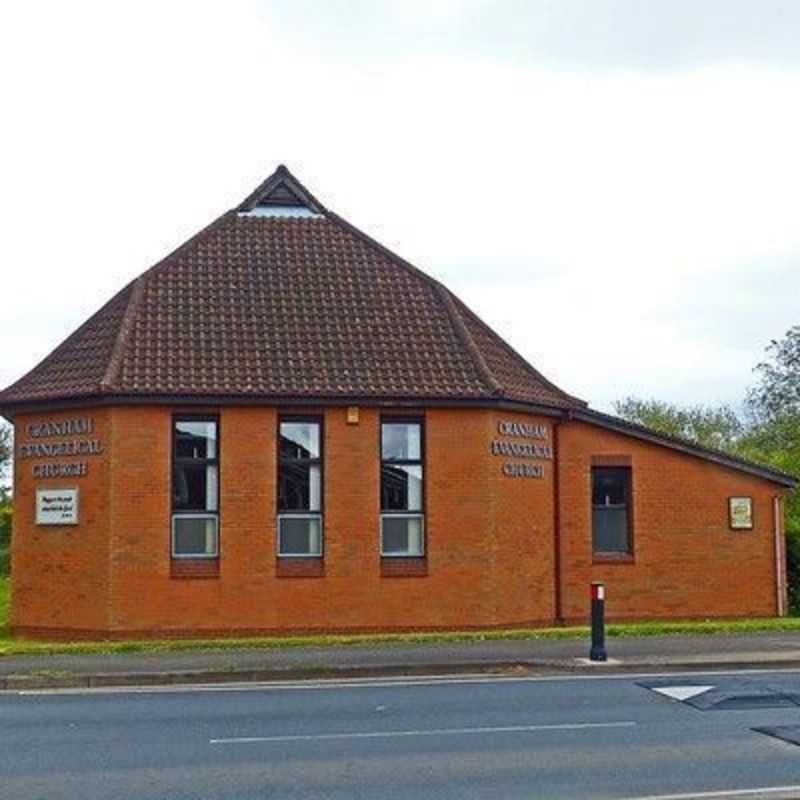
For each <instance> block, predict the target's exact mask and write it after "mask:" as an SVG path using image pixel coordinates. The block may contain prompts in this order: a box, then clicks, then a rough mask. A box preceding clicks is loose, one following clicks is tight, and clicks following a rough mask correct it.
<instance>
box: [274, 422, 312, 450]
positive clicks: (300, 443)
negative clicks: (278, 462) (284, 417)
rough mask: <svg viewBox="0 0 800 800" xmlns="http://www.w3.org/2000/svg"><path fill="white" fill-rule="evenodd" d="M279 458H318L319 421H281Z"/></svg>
mask: <svg viewBox="0 0 800 800" xmlns="http://www.w3.org/2000/svg"><path fill="white" fill-rule="evenodd" d="M281 458H319V423H317V422H282V423H281Z"/></svg>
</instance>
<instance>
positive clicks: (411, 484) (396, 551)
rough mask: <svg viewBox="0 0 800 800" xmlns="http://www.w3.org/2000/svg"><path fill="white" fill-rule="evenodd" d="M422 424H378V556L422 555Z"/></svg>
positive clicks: (402, 421)
mask: <svg viewBox="0 0 800 800" xmlns="http://www.w3.org/2000/svg"><path fill="white" fill-rule="evenodd" d="M422 430H423V429H422V422H421V421H420V420H412V419H393V420H389V419H384V420H382V422H381V555H382V556H387V557H392V556H423V555H425V515H424V512H423V508H424V497H423V492H424V483H423V433H422Z"/></svg>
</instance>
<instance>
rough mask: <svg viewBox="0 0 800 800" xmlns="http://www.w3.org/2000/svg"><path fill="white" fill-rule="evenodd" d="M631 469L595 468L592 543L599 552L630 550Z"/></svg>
mask: <svg viewBox="0 0 800 800" xmlns="http://www.w3.org/2000/svg"><path fill="white" fill-rule="evenodd" d="M630 478H631V473H630V470H629V469H627V468H625V467H595V468H593V469H592V544H593V547H594V551H595V552H596V553H628V552H630V527H629V521H628V513H629V512H628V498H629V497H630Z"/></svg>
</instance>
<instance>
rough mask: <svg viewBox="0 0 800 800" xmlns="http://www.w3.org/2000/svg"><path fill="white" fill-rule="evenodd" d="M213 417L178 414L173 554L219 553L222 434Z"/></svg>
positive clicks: (203, 555) (205, 555)
mask: <svg viewBox="0 0 800 800" xmlns="http://www.w3.org/2000/svg"><path fill="white" fill-rule="evenodd" d="M218 428H219V425H218V422H217V420H216V419H214V418H211V417H176V418H175V419H174V420H173V454H172V555H173V557H174V558H216V557H217V556H218V554H219V437H218V435H217V434H218Z"/></svg>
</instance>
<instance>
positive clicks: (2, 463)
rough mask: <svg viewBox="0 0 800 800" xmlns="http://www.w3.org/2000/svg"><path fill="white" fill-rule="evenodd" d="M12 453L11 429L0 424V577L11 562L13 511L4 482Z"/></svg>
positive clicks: (6, 570) (6, 572)
mask: <svg viewBox="0 0 800 800" xmlns="http://www.w3.org/2000/svg"><path fill="white" fill-rule="evenodd" d="M13 452H14V448H13V444H12V439H11V428H9V427H6V426H5V425H4V424H3V423H1V422H0V577H2V576H3V575H7V574H8V569H9V565H10V561H11V559H10V551H11V520H12V516H13V509H12V506H11V496H10V494H9V492H8V489H7V487H6V485H5V480H6V476H7V475H8V467H9V465H10V464H11V456H12V454H13Z"/></svg>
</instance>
